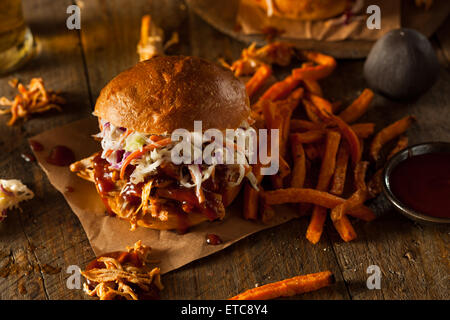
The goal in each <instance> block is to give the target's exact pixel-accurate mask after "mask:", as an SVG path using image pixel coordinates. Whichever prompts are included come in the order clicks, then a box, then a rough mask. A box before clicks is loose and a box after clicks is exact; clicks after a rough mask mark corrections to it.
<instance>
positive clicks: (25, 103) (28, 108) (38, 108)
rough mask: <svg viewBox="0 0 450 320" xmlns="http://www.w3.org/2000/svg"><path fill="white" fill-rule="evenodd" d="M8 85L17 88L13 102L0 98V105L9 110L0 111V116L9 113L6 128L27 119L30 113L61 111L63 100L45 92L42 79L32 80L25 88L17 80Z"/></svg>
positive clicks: (50, 91) (56, 95) (54, 94)
mask: <svg viewBox="0 0 450 320" xmlns="http://www.w3.org/2000/svg"><path fill="white" fill-rule="evenodd" d="M10 85H11V86H13V87H17V91H19V94H17V95H16V96H15V98H14V100H9V99H8V98H6V97H1V98H0V105H2V106H8V107H9V108H7V109H3V110H0V114H7V113H11V119H10V120H9V122H8V126H12V125H13V124H14V123H15V122H16V121H17V120H18V119H19V118H25V119H27V118H28V117H29V116H30V115H31V114H32V113H42V112H45V111H48V110H51V109H56V110H58V111H62V109H61V106H60V105H61V104H63V103H65V100H64V99H63V98H61V97H60V96H58V94H57V93H56V92H54V91H52V90H46V89H45V87H44V81H43V80H42V78H33V79H31V81H30V84H29V85H28V86H27V87H25V86H24V85H22V84H21V83H19V82H18V81H17V80H15V81H11V82H10Z"/></svg>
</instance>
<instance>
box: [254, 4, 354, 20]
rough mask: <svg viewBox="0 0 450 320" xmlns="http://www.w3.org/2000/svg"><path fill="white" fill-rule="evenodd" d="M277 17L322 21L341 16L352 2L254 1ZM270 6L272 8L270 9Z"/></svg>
mask: <svg viewBox="0 0 450 320" xmlns="http://www.w3.org/2000/svg"><path fill="white" fill-rule="evenodd" d="M253 1H254V2H255V3H256V4H258V5H259V6H261V7H263V8H264V9H265V10H266V11H267V10H270V9H272V10H273V14H274V15H276V16H280V17H284V18H289V19H296V20H321V19H327V18H331V17H334V16H336V15H338V14H341V13H343V12H344V10H345V9H346V7H347V5H348V3H349V2H350V0H253ZM268 4H270V6H271V7H272V8H269V6H268Z"/></svg>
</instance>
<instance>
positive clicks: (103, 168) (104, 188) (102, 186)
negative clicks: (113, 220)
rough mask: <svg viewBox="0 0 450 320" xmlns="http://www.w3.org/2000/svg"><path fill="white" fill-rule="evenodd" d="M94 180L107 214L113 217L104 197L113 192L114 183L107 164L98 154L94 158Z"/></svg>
mask: <svg viewBox="0 0 450 320" xmlns="http://www.w3.org/2000/svg"><path fill="white" fill-rule="evenodd" d="M93 162H94V180H95V185H96V186H97V190H98V193H99V195H100V198H101V199H102V201H103V204H104V205H105V207H106V209H107V211H108V214H109V215H110V216H115V214H114V213H113V212H112V210H111V207H110V206H109V204H108V199H106V195H107V193H108V192H110V191H113V190H114V188H115V183H114V182H113V180H112V176H111V172H110V171H109V169H108V167H109V163H108V161H106V160H105V159H103V158H102V157H101V156H100V154H98V155H97V156H95V158H94V161H93Z"/></svg>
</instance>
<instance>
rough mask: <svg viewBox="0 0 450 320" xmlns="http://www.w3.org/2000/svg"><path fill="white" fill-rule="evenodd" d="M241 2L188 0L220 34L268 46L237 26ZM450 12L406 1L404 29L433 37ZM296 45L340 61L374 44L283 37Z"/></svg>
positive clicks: (449, 7) (439, 3)
mask: <svg viewBox="0 0 450 320" xmlns="http://www.w3.org/2000/svg"><path fill="white" fill-rule="evenodd" d="M239 1H240V0H216V1H210V0H186V2H187V4H188V5H189V6H190V8H191V9H192V10H193V11H194V12H195V13H196V14H197V15H198V16H199V17H201V18H202V19H203V20H205V21H206V22H207V23H209V24H210V25H212V26H213V27H215V28H216V29H218V30H219V31H221V32H223V33H225V34H227V35H229V36H231V37H233V38H235V39H237V40H239V41H242V42H245V43H248V44H250V43H252V42H256V43H258V44H260V45H263V44H265V43H266V40H265V38H264V36H263V35H245V34H243V33H241V32H239V31H238V30H237V29H238V28H237V27H236V14H237V11H238V7H239ZM449 12H450V1H448V0H435V1H434V4H433V6H432V7H431V9H429V10H428V11H425V10H424V9H423V8H417V7H416V6H415V5H414V1H413V0H403V1H402V19H401V20H402V26H403V27H406V28H412V29H416V30H418V31H420V32H421V33H423V34H425V35H426V36H427V37H430V36H431V35H432V34H433V33H434V32H435V31H436V30H437V29H438V27H439V26H440V25H441V24H442V23H443V22H444V21H445V19H446V18H447V16H448V14H449ZM278 39H281V40H286V41H289V42H292V43H293V44H295V46H296V47H297V48H299V49H314V50H318V51H321V52H324V53H327V54H330V55H333V56H334V57H336V58H351V59H357V58H364V57H366V56H367V54H368V53H369V50H370V48H371V47H372V44H373V41H363V40H346V41H336V42H331V41H317V40H298V39H288V38H283V37H279V38H278Z"/></svg>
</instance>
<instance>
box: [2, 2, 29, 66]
mask: <svg viewBox="0 0 450 320" xmlns="http://www.w3.org/2000/svg"><path fill="white" fill-rule="evenodd" d="M32 51H33V36H32V34H31V32H30V29H28V27H27V25H26V24H25V20H24V19H23V13H22V1H21V0H0V74H4V73H7V72H9V71H12V70H14V69H16V68H18V67H19V66H21V65H22V64H23V63H25V62H26V61H27V60H28V58H29V57H30V56H31V53H32Z"/></svg>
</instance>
